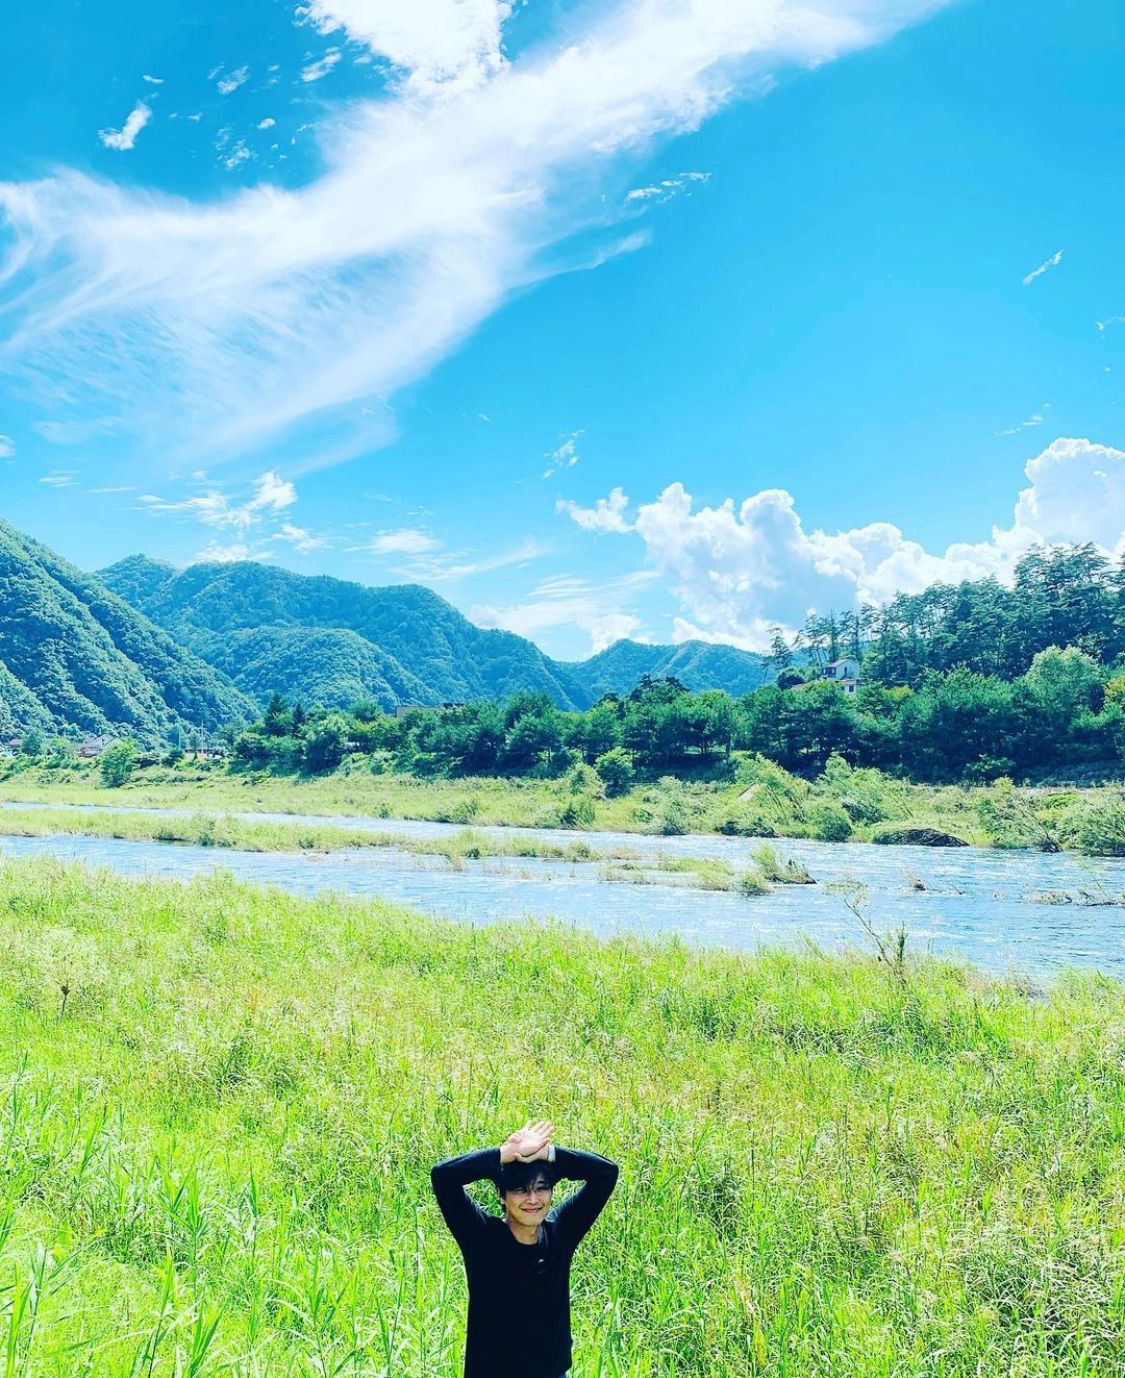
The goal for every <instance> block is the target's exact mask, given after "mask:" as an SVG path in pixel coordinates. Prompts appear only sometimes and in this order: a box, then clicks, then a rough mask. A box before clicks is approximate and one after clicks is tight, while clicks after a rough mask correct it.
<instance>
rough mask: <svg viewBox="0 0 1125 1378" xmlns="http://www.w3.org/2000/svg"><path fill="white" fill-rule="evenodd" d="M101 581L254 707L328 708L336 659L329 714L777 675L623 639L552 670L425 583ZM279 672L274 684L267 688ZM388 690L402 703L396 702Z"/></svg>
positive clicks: (124, 563)
mask: <svg viewBox="0 0 1125 1378" xmlns="http://www.w3.org/2000/svg"><path fill="white" fill-rule="evenodd" d="M96 577H97V578H98V579H100V580H101V581H102V582H104V583H105V584H106V585H107V586H108V587H109V588H112V589H114V590H115V591H116V592H117V593H118V594H120V596H121V597H123V598H125V599H127V600H129V601H131V602H133V603H134V606H137V607H138V608H139V609H140V610H141V611H142V612H143V613H145V615H146V616H148V617H150V618H151V619H152V620H153V621H154V622H156V623H157V624H158V625H160V626H163V627H165V628H166V629H167V630H168V631H170V632H171V633H172V634H173V635H175V636H176V637H178V638H180V639H181V640H182V641H183V642H184V644H186V645H189V646H190V647H191V648H192V649H193V650H194V651H195V652H196V654H198V655H200V656H202V657H203V658H204V659H205V660H207V661H208V662H209V663H210V664H212V665H216V666H218V667H219V668H221V669H223V670H224V671H225V672H226V673H227V674H229V675H230V677H231V679H232V680H233V681H234V683H235V684H236V685H238V686H239V687H240V688H241V689H242V690H243V692H246V693H249V694H250V695H251V696H252V697H254V698H255V699H256V701H258V702H261V701H263V698H264V697H266V696H268V693H269V692H270V690H271V689H278V690H280V691H281V692H283V693H285V694H286V695H287V696H288V697H291V698H295V699H300V700H301V701H302V702H304V703H306V705H310V706H311V705H312V704H313V703H315V702H317V701H318V699H317V697H316V695H315V694H314V693H313V692H311V690H312V689H313V688H314V687H315V686H317V685H319V688H320V693H321V696H322V697H321V699H320V701H321V702H323V701H324V699H323V695H324V694H325V693H326V692H329V691H331V690H332V688H333V671H332V668H331V666H332V663H333V657H338V658H342V659H343V660H346V661H347V666H346V668H345V669H342V670H340V673H339V684H338V685H337V686H336V689H337V692H335V694H334V695H332V699H333V701H332V702H331V703H327V702H326V703H325V706H328V707H343V706H346V705H347V704H348V703H349V702H354V701H355V697H356V695H355V689H356V688H364V689H365V692H364V693H363V694H362V695H360V697H366V698H372V699H375V700H376V701H377V702H379V703H380V705H381V706H382V707H384V708H388V709H393V707H394V706H396V703H411V704H421V705H428V704H437V703H442V702H449V701H464V700H468V699H476V698H492V699H503V698H508V697H510V696H511V695H512V694H514V693H517V692H520V691H532V692H540V693H546V694H547V695H549V697H550V698H551V699H552V700H553V701H554V702H555V703H556V704H557V705H558V706H559V707H560V708H565V709H583V708H588V707H589V706H590V705H591V704H593V703H595V702H596V701H597V700H598V699H599V698H600V697H601V696H602V695H603V694H605V693H617V694H625V693H628V692H629V691H630V690H631V689H632V688H633V687H634V686H635V685H636V683H637V682H638V680H639V679H640V678H641V677H642V675H644V674H649V675H652V676H665V675H675V676H676V677H677V678H679V679H681V680H682V681H683V683H684V684H685V685H686V686H687V687H688V688H689V689H705V688H720V689H728V690H729V692H731V693H734V694H741V693H746V692H748V691H749V690H750V689H753V688H756V687H757V686H758V685H759V684H761V683H763V682H764V681H765V680H766V679H767V678H768V677H769V675H768V671H767V669H766V663H765V660H764V658H763V657H761V656H758V655H755V654H753V653H752V652H748V651H740V650H738V649H737V648H735V647H731V646H716V645H711V644H710V643H707V642H701V641H695V642H686V643H684V644H683V645H679V646H660V645H651V646H650V645H647V644H645V643H641V642H633V641H628V640H622V641H619V642H616V643H615V644H614V645H613V646H610V647H608V648H607V649H606V650H604V651H602V652H599V653H598V654H597V655H594V656H591V657H590V658H589V659H587V660H585V661H561V660H554V659H552V658H551V657H550V656H548V655H546V653H545V652H543V651H542V650H541V649H540V648H539V647H538V646H536V645H535V643H534V642H532V641H529V640H527V639H526V638H524V637H521V636H518V635H516V633H514V632H507V631H499V630H493V629H486V628H482V627H477V626H476V625H475V624H474V623H472V622H470V620H469V619H468V618H467V617H466V616H465V615H464V614H463V613H461V612H460V611H459V610H458V609H457V608H455V607H454V606H453V605H452V604H451V603H449V602H447V601H446V600H445V599H444V598H442V597H441V596H440V595H439V594H437V593H435V592H434V591H433V590H432V589H429V588H427V587H426V586H425V585H422V584H390V585H382V586H371V585H365V584H359V583H355V582H352V581H350V580H344V579H337V578H335V577H334V576H331V575H307V574H297V573H294V572H293V571H290V570H284V569H281V568H279V567H277V566H269V565H265V564H261V563H259V562H256V561H234V562H230V563H225V564H215V563H200V564H193V565H188V566H186V567H185V568H183V569H179V570H177V569H176V568H175V567H174V566H172V565H169V564H167V563H165V562H163V561H159V560H153V559H151V558H150V557H148V556H144V555H134V556H129V557H127V558H126V559H125V560H121V561H118V562H117V563H116V564H114V565H110V566H109V567H108V568H106V569H103V570H100V571H99V572H98V574H97V576H96ZM267 633H269V635H268V636H267V635H266V634H267ZM280 633H285V634H286V635H285V636H284V637H281V636H280V635H279V634H280ZM313 633H316V634H317V638H318V639H317V640H316V642H315V644H316V645H317V646H318V648H319V660H318V664H317V666H316V668H315V671H313V672H312V673H310V674H308V675H306V674H303V673H302V671H301V668H300V665H299V664H298V663H297V662H298V660H299V657H300V653H301V651H302V644H301V639H302V638H309V637H311V636H312V634H313ZM327 633H333V634H334V636H332V637H329V636H327V635H326V634H327ZM343 633H350V634H351V637H347V636H342V635H341V634H343ZM251 634H253V635H251ZM239 638H244V640H243V641H242V642H241V643H240V642H239V640H238V639H239ZM352 638H356V639H358V640H355V639H352ZM361 643H366V644H367V646H368V647H370V648H371V649H370V651H367V650H365V649H364V647H363V646H362V644H361ZM239 644H241V645H242V646H243V647H245V648H249V651H250V652H252V653H253V656H254V658H255V660H256V664H255V668H254V669H253V670H251V668H250V666H249V665H248V664H243V665H239V664H237V663H236V658H235V656H234V654H233V648H234V647H235V646H237V645H239ZM307 644H309V645H311V644H313V643H312V642H309V643H307ZM271 648H272V649H273V650H274V651H275V652H284V653H286V654H287V655H288V660H287V661H286V663H285V664H284V665H282V663H281V661H280V660H275V661H273V662H271V660H270V657H269V651H270V649H271ZM326 657H327V660H326ZM271 664H272V665H273V666H275V667H276V673H275V675H274V679H275V680H276V681H277V682H274V683H272V684H271V685H270V686H269V688H267V687H266V686H267V682H268V680H269V670H270V667H271ZM376 672H377V673H378V677H379V681H380V682H375V679H374V676H375V675H376ZM388 690H390V691H391V693H392V694H393V695H394V696H395V701H396V702H395V703H391V702H389V701H388V697H387V691H388ZM348 695H351V696H352V697H350V698H349V697H348Z"/></svg>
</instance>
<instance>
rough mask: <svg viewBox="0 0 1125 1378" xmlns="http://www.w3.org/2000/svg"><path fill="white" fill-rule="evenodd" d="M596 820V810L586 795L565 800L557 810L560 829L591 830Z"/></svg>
mask: <svg viewBox="0 0 1125 1378" xmlns="http://www.w3.org/2000/svg"><path fill="white" fill-rule="evenodd" d="M596 818H597V809H596V808H595V806H594V801H593V800H592V799H591V798H590V796H589V795H588V794H583V795H579V796H577V797H576V798H572V799H568V800H566V802H565V803H564V804H563V805H562V807H561V808H560V809H559V827H560V828H592V827H593V826H594V821H595V819H596Z"/></svg>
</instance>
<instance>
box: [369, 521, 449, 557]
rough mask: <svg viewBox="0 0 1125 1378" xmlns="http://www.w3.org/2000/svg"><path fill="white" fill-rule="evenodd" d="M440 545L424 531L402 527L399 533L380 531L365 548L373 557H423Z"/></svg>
mask: <svg viewBox="0 0 1125 1378" xmlns="http://www.w3.org/2000/svg"><path fill="white" fill-rule="evenodd" d="M440 544H441V542H440V541H438V540H436V539H435V538H434V537H433V536H429V535H427V534H426V532H425V531H418V530H417V529H415V528H412V527H403V528H402V529H401V530H399V531H381V532H380V533H379V534H378V535H377V536H375V537H373V538H372V540H371V541H370V543H369V544H368V546H367V549H368V550H370V551H371V552H372V553H373V554H375V555H424V554H425V553H426V552H427V551H430V550H436V549H437V548H438V546H439V545H440Z"/></svg>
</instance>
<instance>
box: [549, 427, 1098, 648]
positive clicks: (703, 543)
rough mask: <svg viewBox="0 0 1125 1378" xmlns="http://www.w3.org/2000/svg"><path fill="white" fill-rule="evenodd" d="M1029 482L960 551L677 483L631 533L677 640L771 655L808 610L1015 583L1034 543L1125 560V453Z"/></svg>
mask: <svg viewBox="0 0 1125 1378" xmlns="http://www.w3.org/2000/svg"><path fill="white" fill-rule="evenodd" d="M1025 474H1026V477H1027V480H1028V486H1027V487H1026V488H1024V489H1022V490H1021V491H1020V493H1019V494H1018V496H1017V497H1016V500H1015V503H1014V506H1013V508H1012V511H1011V517H1010V520H1009V522H1008V523H1007V524H1006V525H995V526H993V528H992V534H991V538H990V539H988V540H984V541H978V542H956V543H954V544H953V545H950V546H948V547H946V549H945V550H944V551H943V552H940V553H933V552H930V551H927V550H926V549H925V548H924V547H923V546H922V545H921V544H920V543H919V542H917V541H913V540H910V539H908V538H907V537H906V536H905V535H904V534H903V532H902V531H901V530H900V529H899V528H898V527H897V526H894V525H893V524H892V523H890V522H884V521H878V520H876V521H872V522H871V523H869V524H868V525H866V526H861V527H856V528H853V529H852V530H849V531H838V532H835V533H829V532H825V531H821V530H813V531H808V530H806V529H805V526H804V523H803V521H802V520H801V517H800V515H799V514H798V512H797V510H796V504H795V502H794V500H793V497H792V495H791V494H789V493H787V492H786V491H785V490H784V489H780V488H770V489H765V490H763V491H762V492H759V493H755V494H754V495H753V496H751V497H748V498H746V499H744V500H743V501H742V502H741V503H740V504H738V505H737V506H736V504H735V501H734V499H733V498H728V499H727V500H726V501H725V502H723V503H720V504H719V506H717V507H699V508H697V507H696V505H695V502H694V500H693V499H692V496H691V494H690V493H689V492H688V491H687V489H686V488H685V487H684V485H683V484H681V483H673V484H670V485H669V486H668V487H667V488H665V489H664V491H663V492H662V493H661V494H660V495H659V496H658V497H657V498H656V499H655V500H653V501H652V502H649V503H643V504H641V505H640V506H639V507H638V508H637V515H636V519H635V521H634V522H633V524H632V525H631V527H630V526H627V527H624V528H623V529H624V530H626V531H632V532H634V533H635V534H636V536H637V537H639V539H640V540H641V542H642V543H643V545H644V549H645V557H646V561H647V564H648V567H649V569H650V570H651V571H652V572H653V573H654V574H656V575H657V576H659V578H660V579H662V580H664V581H666V582H667V584H668V586H669V588H670V590H671V592H672V594H673V596H674V597H675V599H676V600H677V603H678V604H679V608H680V614H681V615H680V616H678V617H677V618H676V620H675V639H676V640H679V641H682V640H688V639H693V638H702V639H704V640H710V641H717V642H725V643H730V644H732V645H736V646H743V647H745V648H747V649H752V650H763V649H766V648H767V647H768V646H769V642H770V632H771V628H772V627H773V626H775V625H778V624H780V625H781V626H783V627H786V628H788V629H789V630H791V631H792V630H796V629H797V628H798V627H800V626H802V625H803V623H804V620H805V617H806V615H807V614H808V612H809V611H810V609H817V610H820V611H828V610H829V609H833V608H834V609H836V610H837V611H839V610H840V609H842V608H846V607H851V606H855V605H856V604H858V603H875V604H879V603H883V602H886V601H887V600H888V599H890V598H892V597H893V596H894V595H895V594H896V593H899V592H903V593H917V592H920V591H921V590H922V589H924V588H926V587H927V586H929V585H931V584H934V583H937V582H944V583H957V582H959V581H960V580H962V579H980V578H984V577H985V576H987V575H993V576H995V577H997V578H999V579H1002V580H1007V581H1010V580H1011V578H1012V576H1013V574H1014V570H1015V566H1016V564H1017V562H1018V561H1019V559H1020V558H1021V557H1022V556H1023V555H1024V554H1026V552H1027V551H1028V550H1029V549H1030V548H1031V547H1032V546H1033V545H1036V544H1042V545H1048V546H1049V545H1054V544H1071V543H1076V542H1084V541H1093V542H1095V543H1096V544H1097V545H1099V546H1100V547H1101V548H1102V549H1103V550H1105V551H1106V552H1107V554H1109V555H1112V556H1116V557H1120V556H1121V555H1122V554H1123V553H1125V451H1121V450H1115V449H1112V448H1111V447H1109V446H1105V445H1097V444H1093V443H1092V442H1091V441H1089V440H1079V439H1067V438H1060V439H1058V440H1055V441H1054V442H1053V443H1052V444H1050V445H1048V446H1047V447H1046V449H1044V450H1042V451H1041V452H1040V453H1039V454H1037V455H1036V456H1034V458H1032V459H1030V460H1028V462H1027V464H1026V466H1025ZM615 491H619V490H615ZM590 529H597V528H590ZM544 615H545V614H544Z"/></svg>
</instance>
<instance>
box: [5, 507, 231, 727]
mask: <svg viewBox="0 0 1125 1378" xmlns="http://www.w3.org/2000/svg"><path fill="white" fill-rule="evenodd" d="M252 710H253V705H252V704H251V703H250V702H249V700H248V699H247V698H246V697H245V696H244V695H242V694H241V693H240V692H239V691H238V690H237V689H236V688H235V687H234V685H233V684H231V683H230V681H229V680H227V679H226V677H225V676H223V675H222V674H220V673H219V672H217V671H216V670H215V669H214V668H213V667H212V666H210V665H208V664H206V663H205V662H204V661H203V660H201V659H200V658H199V657H197V656H195V655H192V654H191V653H190V652H189V651H187V650H184V649H183V647H182V646H179V645H177V643H176V642H175V641H174V640H173V639H172V638H171V637H170V636H169V635H168V634H167V632H165V631H163V630H161V629H160V628H159V627H156V626H154V625H153V624H152V623H151V622H150V621H149V620H148V618H146V617H144V616H143V615H142V614H141V613H139V612H138V611H137V610H136V609H135V608H133V607H131V606H130V605H129V604H128V603H126V602H124V601H123V600H122V599H121V598H119V597H118V596H117V595H116V594H115V593H113V592H111V591H110V590H108V589H107V588H105V587H103V586H102V585H101V584H100V583H98V581H97V580H96V579H94V578H91V577H90V576H89V575H85V574H82V573H81V572H80V571H79V570H77V569H75V568H74V566H73V565H70V564H67V562H66V561H65V560H62V559H60V557H59V556H58V555H56V554H55V553H54V551H52V550H49V549H48V548H47V547H46V546H44V545H40V544H39V542H38V541H34V540H32V539H31V538H30V537H28V536H25V535H23V533H22V532H19V531H17V530H16V529H15V527H13V526H10V525H9V524H8V523H7V522H4V521H0V731H5V730H7V731H11V732H24V731H27V730H29V729H31V728H35V729H38V730H41V731H43V730H46V731H62V730H65V729H67V728H70V729H78V730H82V731H89V732H119V733H123V734H124V733H128V734H129V735H131V736H133V737H135V738H136V739H137V740H138V741H140V742H142V743H145V744H149V745H157V744H158V743H160V742H161V741H164V740H166V739H167V737H168V734H169V733H170V732H171V731H172V730H173V729H178V730H180V731H191V730H192V729H194V728H202V729H203V730H204V731H207V732H215V731H218V730H219V729H220V728H221V727H222V726H223V725H224V724H225V723H227V722H231V721H243V720H245V719H246V718H247V717H248V716H250V714H251V713H252Z"/></svg>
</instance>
